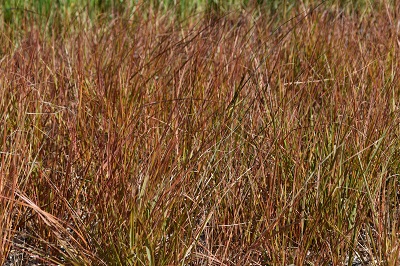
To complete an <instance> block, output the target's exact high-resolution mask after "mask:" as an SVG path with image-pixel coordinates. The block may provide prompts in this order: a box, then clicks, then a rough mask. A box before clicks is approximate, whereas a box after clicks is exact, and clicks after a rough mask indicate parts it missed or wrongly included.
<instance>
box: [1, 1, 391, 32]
mask: <svg viewBox="0 0 400 266" xmlns="http://www.w3.org/2000/svg"><path fill="white" fill-rule="evenodd" d="M390 2H393V0H391V1H390ZM321 4H322V5H327V6H331V7H332V8H340V9H343V10H344V11H348V12H352V11H361V12H365V11H368V10H369V11H371V10H374V9H375V8H379V5H380V4H382V1H372V0H356V1H349V0H303V1H296V0H149V1H140V0H86V1H78V0H37V1H33V0H31V1H24V0H4V1H2V4H1V12H0V19H1V20H2V21H4V23H5V24H8V25H10V24H17V25H18V24H20V23H23V22H24V20H25V19H26V18H30V17H34V18H35V19H37V20H38V21H39V22H40V23H46V24H47V25H48V26H49V25H53V23H55V22H57V23H64V24H65V23H68V21H69V20H71V19H73V17H76V16H77V15H79V14H81V13H82V12H85V13H86V14H88V15H89V17H90V18H91V19H92V20H93V19H94V18H97V17H98V16H99V15H107V16H109V17H110V18H111V17H114V16H115V15H116V14H123V13H125V14H132V13H133V12H134V11H135V10H136V9H137V7H138V5H147V7H148V10H159V11H162V12H166V11H170V10H173V11H174V12H172V14H174V15H176V16H179V17H185V16H188V15H190V14H192V13H194V12H215V11H217V12H227V11H230V10H232V9H241V8H249V7H253V8H257V9H258V10H260V11H261V12H265V13H269V14H279V15H281V16H280V17H282V16H286V15H287V13H289V12H290V11H291V10H292V9H293V8H294V7H296V6H301V7H303V8H304V7H312V6H316V5H321ZM278 17H279V16H278Z"/></svg>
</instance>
